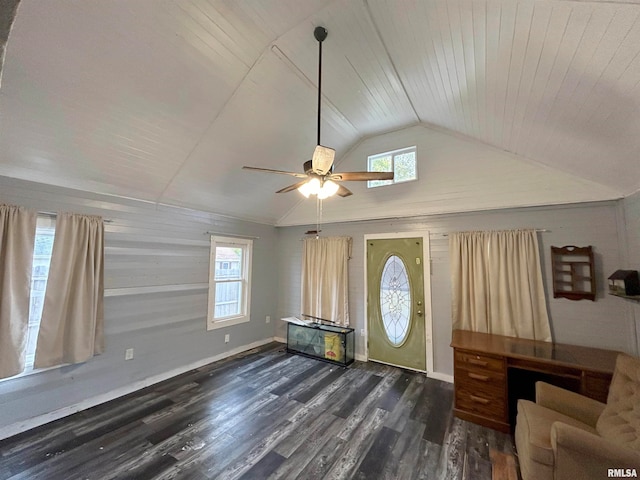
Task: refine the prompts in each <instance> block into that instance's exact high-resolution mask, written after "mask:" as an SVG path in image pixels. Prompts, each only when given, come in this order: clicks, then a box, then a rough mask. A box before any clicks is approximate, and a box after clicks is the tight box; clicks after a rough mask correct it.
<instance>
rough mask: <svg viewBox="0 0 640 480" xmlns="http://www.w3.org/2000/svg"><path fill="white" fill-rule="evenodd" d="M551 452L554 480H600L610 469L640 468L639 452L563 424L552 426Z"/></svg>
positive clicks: (556, 423)
mask: <svg viewBox="0 0 640 480" xmlns="http://www.w3.org/2000/svg"><path fill="white" fill-rule="evenodd" d="M551 448H552V449H553V454H554V458H555V461H554V469H555V476H554V479H556V480H575V479H577V478H579V479H580V480H589V479H593V480H596V479H598V480H601V479H603V478H607V477H609V476H611V475H609V474H608V472H609V469H627V468H634V469H636V471H637V469H638V468H640V452H637V451H635V450H631V449H630V448H627V447H625V446H623V445H619V444H617V443H614V442H611V441H609V440H606V439H604V438H602V437H600V436H598V435H595V434H593V433H591V432H587V431H585V430H582V429H580V428H576V427H573V426H571V425H567V424H566V423H562V422H554V423H553V425H552V426H551Z"/></svg>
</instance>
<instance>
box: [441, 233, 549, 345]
mask: <svg viewBox="0 0 640 480" xmlns="http://www.w3.org/2000/svg"><path fill="white" fill-rule="evenodd" d="M449 255H450V261H451V285H452V305H451V315H452V323H453V328H454V329H455V328H459V329H462V330H471V331H475V332H484V333H493V334H498V335H507V336H512V337H520V338H529V339H535V340H543V341H551V329H550V327H549V317H548V315H547V303H546V298H545V293H544V285H543V281H542V270H541V265H540V253H539V249H538V238H537V233H536V232H535V230H510V231H495V232H460V233H454V234H451V235H449Z"/></svg>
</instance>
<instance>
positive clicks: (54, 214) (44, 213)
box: [38, 212, 113, 223]
mask: <svg viewBox="0 0 640 480" xmlns="http://www.w3.org/2000/svg"><path fill="white" fill-rule="evenodd" d="M38 215H45V216H47V217H57V216H58V214H57V213H56V212H38ZM98 216H99V215H98ZM102 221H103V222H104V223H113V220H111V219H110V218H103V219H102Z"/></svg>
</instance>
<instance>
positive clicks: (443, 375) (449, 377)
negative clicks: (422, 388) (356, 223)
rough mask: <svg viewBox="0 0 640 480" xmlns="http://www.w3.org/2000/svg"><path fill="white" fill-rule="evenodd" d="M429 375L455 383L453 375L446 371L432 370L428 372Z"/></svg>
mask: <svg viewBox="0 0 640 480" xmlns="http://www.w3.org/2000/svg"><path fill="white" fill-rule="evenodd" d="M427 377H429V378H435V379H436V380H442V381H443V382H449V383H453V375H447V374H446V373H439V372H431V373H428V374H427Z"/></svg>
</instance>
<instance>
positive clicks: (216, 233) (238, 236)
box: [203, 232, 260, 240]
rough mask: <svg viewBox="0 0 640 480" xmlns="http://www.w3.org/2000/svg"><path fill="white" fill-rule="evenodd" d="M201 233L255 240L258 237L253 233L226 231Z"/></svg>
mask: <svg viewBox="0 0 640 480" xmlns="http://www.w3.org/2000/svg"><path fill="white" fill-rule="evenodd" d="M203 235H221V236H223V237H233V238H249V239H254V240H257V239H259V238H260V237H255V236H253V235H240V234H236V233H226V232H204V233H203Z"/></svg>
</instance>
